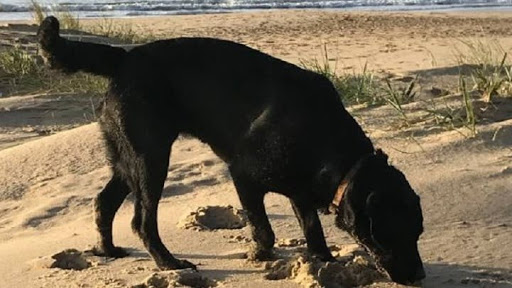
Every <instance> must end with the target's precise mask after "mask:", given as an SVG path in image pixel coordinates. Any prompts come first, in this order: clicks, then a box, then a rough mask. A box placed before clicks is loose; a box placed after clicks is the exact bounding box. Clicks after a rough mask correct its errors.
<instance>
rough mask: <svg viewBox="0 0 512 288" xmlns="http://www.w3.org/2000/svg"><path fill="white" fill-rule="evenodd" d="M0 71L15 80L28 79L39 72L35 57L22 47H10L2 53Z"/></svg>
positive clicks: (0, 53)
mask: <svg viewBox="0 0 512 288" xmlns="http://www.w3.org/2000/svg"><path fill="white" fill-rule="evenodd" d="M0 69H2V71H3V72H4V73H5V74H7V75H9V76H11V77H13V78H15V79H21V78H23V77H27V76H29V75H32V74H34V73H37V72H38V70H39V68H38V65H37V63H36V61H35V59H34V57H32V56H31V55H30V54H29V52H28V51H27V50H26V49H24V48H22V47H21V46H13V47H9V48H7V49H5V50H3V51H2V52H0Z"/></svg>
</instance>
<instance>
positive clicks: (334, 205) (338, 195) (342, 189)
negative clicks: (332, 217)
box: [329, 152, 375, 213]
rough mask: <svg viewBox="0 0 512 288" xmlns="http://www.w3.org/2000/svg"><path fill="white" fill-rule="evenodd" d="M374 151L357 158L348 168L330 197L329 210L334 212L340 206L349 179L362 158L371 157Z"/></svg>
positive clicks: (361, 161) (358, 166)
mask: <svg viewBox="0 0 512 288" xmlns="http://www.w3.org/2000/svg"><path fill="white" fill-rule="evenodd" d="M374 153H375V152H372V153H369V154H366V155H364V156H363V157H361V158H359V160H357V162H356V164H354V166H352V168H350V170H349V171H348V173H347V175H345V177H344V178H343V180H342V181H341V183H340V185H338V189H337V190H336V193H335V194H334V198H333V199H332V202H331V204H330V205H329V212H331V213H336V211H337V210H338V207H340V204H341V201H343V196H344V195H345V192H346V191H347V187H348V184H350V181H351V180H352V178H353V177H354V175H355V174H356V173H357V171H358V170H359V168H361V165H362V164H363V162H364V160H366V159H368V158H369V157H371V156H372V155H375V154H374Z"/></svg>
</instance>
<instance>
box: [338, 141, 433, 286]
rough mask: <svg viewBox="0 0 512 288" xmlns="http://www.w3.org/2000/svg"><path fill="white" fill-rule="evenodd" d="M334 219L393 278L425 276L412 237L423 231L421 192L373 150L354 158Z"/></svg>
mask: <svg viewBox="0 0 512 288" xmlns="http://www.w3.org/2000/svg"><path fill="white" fill-rule="evenodd" d="M336 209H337V211H336V213H337V215H336V225H337V226H338V227H339V228H341V229H344V230H346V231H348V232H349V233H350V234H351V235H352V236H353V237H354V238H356V240H357V241H358V242H359V243H360V244H362V245H363V246H364V247H365V248H366V249H367V250H368V252H369V253H370V254H372V256H374V258H375V260H376V263H377V265H378V266H379V267H380V268H381V269H383V270H385V271H386V272H387V273H388V274H389V276H390V277H391V279H392V280H393V281H395V282H398V283H403V284H404V283H414V282H416V281H418V280H421V279H423V278H425V271H424V269H423V263H422V261H421V258H420V255H419V252H418V246H417V241H418V238H419V236H420V235H421V233H422V232H423V216H422V212H421V206H420V198H419V197H418V195H416V193H415V192H414V190H413V189H412V188H411V186H410V185H409V183H408V182H407V180H406V179H405V176H404V175H403V174H402V173H401V172H400V171H399V170H398V169H396V168H395V167H393V166H391V165H389V164H388V162H387V155H386V154H384V153H383V152H382V151H380V150H378V151H377V152H376V153H375V154H373V155H371V156H369V157H366V158H365V159H364V160H362V162H361V163H359V167H358V168H357V171H356V173H354V174H353V175H352V177H351V179H350V180H349V182H348V185H347V187H346V188H345V190H344V193H343V199H342V200H341V202H340V203H339V206H338V207H337V208H336Z"/></svg>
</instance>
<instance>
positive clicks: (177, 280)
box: [132, 269, 217, 288]
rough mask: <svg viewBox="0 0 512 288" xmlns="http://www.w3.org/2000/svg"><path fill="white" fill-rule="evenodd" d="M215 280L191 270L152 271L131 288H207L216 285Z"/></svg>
mask: <svg viewBox="0 0 512 288" xmlns="http://www.w3.org/2000/svg"><path fill="white" fill-rule="evenodd" d="M216 286H217V282H216V281H214V280H211V279H209V278H207V277H204V276H203V275H201V273H199V272H197V271H195V270H192V269H185V270H175V271H165V272H158V273H153V274H151V276H149V277H148V278H146V279H145V280H144V282H143V283H141V284H137V285H134V286H132V288H168V287H169V288H170V287H195V288H207V287H216Z"/></svg>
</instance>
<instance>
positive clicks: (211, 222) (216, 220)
mask: <svg viewBox="0 0 512 288" xmlns="http://www.w3.org/2000/svg"><path fill="white" fill-rule="evenodd" d="M246 225H247V218H246V216H245V213H244V212H243V210H240V209H236V208H234V207H233V206H231V205H228V206H206V207H199V208H198V209H197V210H196V211H193V212H190V213H189V214H188V215H186V216H185V217H183V219H182V220H181V221H180V222H179V223H178V227H180V228H183V229H193V230H199V231H201V230H217V229H241V228H243V227H245V226H246Z"/></svg>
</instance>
